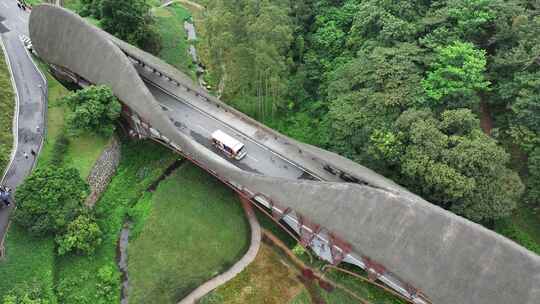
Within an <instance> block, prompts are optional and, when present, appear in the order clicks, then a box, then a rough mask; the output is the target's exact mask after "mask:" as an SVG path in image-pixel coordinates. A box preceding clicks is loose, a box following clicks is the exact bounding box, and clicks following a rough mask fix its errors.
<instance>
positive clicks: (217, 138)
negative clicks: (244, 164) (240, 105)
mask: <svg viewBox="0 0 540 304" xmlns="http://www.w3.org/2000/svg"><path fill="white" fill-rule="evenodd" d="M212 144H213V145H214V146H216V147H217V148H218V149H220V150H221V151H223V152H224V153H225V155H227V157H229V158H234V159H236V160H241V159H242V158H244V157H245V156H246V154H247V151H246V148H245V147H244V144H243V143H241V142H239V141H238V140H236V139H234V138H233V137H231V136H230V135H228V134H226V133H225V132H223V131H221V130H217V131H215V132H214V133H212Z"/></svg>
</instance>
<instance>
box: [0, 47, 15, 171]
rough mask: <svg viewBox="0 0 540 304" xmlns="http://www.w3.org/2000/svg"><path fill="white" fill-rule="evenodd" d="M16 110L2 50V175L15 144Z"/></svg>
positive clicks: (0, 75) (0, 123)
mask: <svg viewBox="0 0 540 304" xmlns="http://www.w3.org/2000/svg"><path fill="white" fill-rule="evenodd" d="M14 112H15V95H14V94H13V87H12V84H11V76H10V74H9V70H8V66H7V62H6V60H5V58H4V53H3V52H2V51H1V50H0V177H1V176H2V175H3V174H4V170H5V169H6V166H7V164H8V162H9V157H10V155H11V147H12V146H13V132H12V127H13V115H14Z"/></svg>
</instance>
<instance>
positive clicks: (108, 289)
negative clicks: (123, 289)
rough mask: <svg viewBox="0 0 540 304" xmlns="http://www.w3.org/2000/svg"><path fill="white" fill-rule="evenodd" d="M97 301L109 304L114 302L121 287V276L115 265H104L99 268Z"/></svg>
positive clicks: (101, 303) (100, 303)
mask: <svg viewBox="0 0 540 304" xmlns="http://www.w3.org/2000/svg"><path fill="white" fill-rule="evenodd" d="M97 278H98V286H97V288H96V289H97V291H98V293H97V295H96V297H97V303H99V304H109V303H114V302H115V301H116V300H117V298H116V295H117V293H118V289H119V281H120V276H119V273H118V271H116V269H115V266H110V265H107V266H103V267H101V268H100V269H99V270H98V274H97Z"/></svg>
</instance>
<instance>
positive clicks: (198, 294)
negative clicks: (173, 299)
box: [179, 198, 261, 304]
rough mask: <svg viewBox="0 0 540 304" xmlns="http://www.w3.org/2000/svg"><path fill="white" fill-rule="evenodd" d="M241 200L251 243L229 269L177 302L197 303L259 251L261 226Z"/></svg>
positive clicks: (231, 276) (228, 279)
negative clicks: (247, 222) (249, 230)
mask: <svg viewBox="0 0 540 304" xmlns="http://www.w3.org/2000/svg"><path fill="white" fill-rule="evenodd" d="M241 201H242V207H243V208H244V212H245V213H246V217H247V218H248V221H249V225H250V228H251V244H250V246H249V249H248V251H247V252H246V254H245V255H244V256H243V257H242V258H241V259H240V260H239V261H238V262H236V264H234V265H233V266H232V267H231V268H230V269H229V270H227V271H225V272H224V273H222V274H220V275H218V276H215V277H214V278H212V279H211V280H210V281H208V282H206V283H204V284H203V285H201V286H199V287H198V288H197V289H195V290H194V291H193V292H192V293H190V294H189V295H188V296H187V297H185V298H184V299H183V300H182V301H180V302H179V304H195V303H197V301H198V300H199V299H200V298H202V297H203V296H205V295H206V294H207V293H209V292H210V291H212V290H214V289H216V288H217V287H219V286H221V285H223V284H225V283H227V282H228V281H230V280H232V279H233V278H234V277H235V276H237V275H238V274H239V273H240V272H242V271H243V270H244V269H245V268H246V267H247V266H248V265H249V264H251V262H253V260H255V257H257V253H258V252H259V248H260V247H261V226H259V222H258V221H257V217H256V216H255V212H254V211H253V208H252V206H251V203H250V202H249V201H248V200H246V199H243V198H241Z"/></svg>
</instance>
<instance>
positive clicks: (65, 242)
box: [56, 214, 102, 255]
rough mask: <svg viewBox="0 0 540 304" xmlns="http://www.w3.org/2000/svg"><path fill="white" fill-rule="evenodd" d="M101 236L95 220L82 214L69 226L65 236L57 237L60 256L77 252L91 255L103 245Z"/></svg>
mask: <svg viewBox="0 0 540 304" xmlns="http://www.w3.org/2000/svg"><path fill="white" fill-rule="evenodd" d="M101 235H102V232H101V229H99V226H98V224H97V223H96V222H95V220H94V219H93V218H92V217H91V216H89V215H87V214H81V215H79V216H78V217H77V218H75V219H74V220H73V221H72V222H70V223H69V224H68V225H67V228H66V231H65V232H64V233H63V234H61V235H58V236H57V237H56V243H57V244H58V254H59V255H64V254H66V253H68V252H72V251H75V252H77V253H80V254H87V255H90V254H92V253H94V251H95V249H96V248H97V247H98V246H99V245H100V244H101V241H102V240H101Z"/></svg>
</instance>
